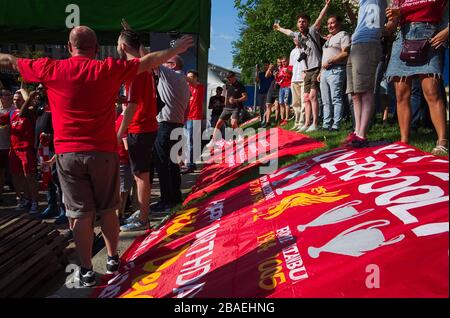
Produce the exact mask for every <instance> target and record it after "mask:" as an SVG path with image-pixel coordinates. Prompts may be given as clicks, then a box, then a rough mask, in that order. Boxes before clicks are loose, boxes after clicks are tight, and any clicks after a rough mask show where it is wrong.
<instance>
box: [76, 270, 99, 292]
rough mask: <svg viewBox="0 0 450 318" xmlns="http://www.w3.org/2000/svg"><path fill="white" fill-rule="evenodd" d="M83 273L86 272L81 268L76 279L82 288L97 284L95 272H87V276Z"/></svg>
mask: <svg viewBox="0 0 450 318" xmlns="http://www.w3.org/2000/svg"><path fill="white" fill-rule="evenodd" d="M82 272H84V270H83V269H81V268H80V269H79V270H78V275H77V277H76V280H77V281H79V282H80V284H81V286H82V287H93V286H95V285H96V284H97V282H96V280H95V272H94V271H92V270H87V271H86V272H85V274H83V273H82Z"/></svg>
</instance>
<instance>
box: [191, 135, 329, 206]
mask: <svg viewBox="0 0 450 318" xmlns="http://www.w3.org/2000/svg"><path fill="white" fill-rule="evenodd" d="M324 146H325V145H324V144H323V143H322V142H319V141H317V140H315V139H312V138H310V137H308V136H305V135H300V134H298V133H295V132H292V131H288V130H284V129H280V128H273V129H270V130H264V131H262V132H260V133H258V134H255V135H253V136H251V137H250V138H248V140H246V142H245V143H244V144H243V147H242V149H241V150H239V147H236V145H235V144H233V143H227V144H225V145H223V146H222V147H221V148H220V150H221V151H220V152H219V153H218V154H217V155H216V156H213V157H212V158H211V159H210V160H209V161H207V163H206V164H205V166H204V167H203V169H202V172H201V174H200V176H199V177H198V178H197V181H196V184H195V186H194V187H193V188H192V192H191V194H190V195H189V196H188V197H187V198H186V200H185V201H184V204H185V205H186V204H187V203H188V202H190V201H192V200H195V199H198V198H200V197H202V196H203V195H205V194H208V193H211V192H213V191H215V190H217V189H219V188H220V187H222V186H224V185H225V184H228V183H230V182H231V181H233V180H236V179H238V178H239V177H241V176H243V175H245V174H246V173H247V172H248V171H249V170H251V169H253V168H255V167H260V166H262V165H265V164H270V163H271V164H274V165H276V167H275V169H274V170H278V160H280V159H282V158H284V157H287V156H294V155H298V154H302V153H306V152H308V151H311V150H314V149H319V148H322V147H324ZM233 147H234V149H233ZM232 149H233V151H232ZM274 159H276V160H277V161H273V160H274ZM271 161H272V162H271ZM217 162H219V163H217Z"/></svg>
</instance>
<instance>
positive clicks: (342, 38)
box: [322, 31, 351, 65]
mask: <svg viewBox="0 0 450 318" xmlns="http://www.w3.org/2000/svg"><path fill="white" fill-rule="evenodd" d="M350 44H351V42H350V35H348V33H347V32H345V31H341V32H338V33H336V34H335V35H333V36H332V37H331V38H330V39H329V40H328V41H327V42H326V43H325V45H324V46H323V56H322V65H324V64H326V63H327V62H328V60H329V59H331V58H332V57H334V56H336V55H338V54H339V53H341V52H342V49H345V48H346V47H349V46H350ZM337 64H341V65H345V64H347V61H341V62H339V63H337Z"/></svg>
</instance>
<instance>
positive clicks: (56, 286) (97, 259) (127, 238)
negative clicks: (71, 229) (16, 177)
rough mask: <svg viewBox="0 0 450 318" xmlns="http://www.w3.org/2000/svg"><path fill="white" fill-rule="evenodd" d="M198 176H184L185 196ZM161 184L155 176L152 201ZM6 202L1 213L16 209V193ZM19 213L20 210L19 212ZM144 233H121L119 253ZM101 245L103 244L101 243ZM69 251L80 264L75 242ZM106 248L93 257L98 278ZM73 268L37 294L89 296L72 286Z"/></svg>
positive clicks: (155, 220) (156, 217) (160, 218)
mask: <svg viewBox="0 0 450 318" xmlns="http://www.w3.org/2000/svg"><path fill="white" fill-rule="evenodd" d="M197 176H198V172H196V173H193V174H189V175H186V176H183V177H182V185H181V186H182V192H183V196H184V197H186V196H187V194H189V192H190V191H191V188H192V186H193V185H194V184H195V180H196V178H197ZM159 195H160V192H159V184H158V180H157V178H155V183H154V184H153V188H152V202H157V201H158V199H159ZM2 197H3V200H4V202H3V203H2V204H1V205H0V213H6V212H11V211H14V207H15V205H16V199H15V193H11V192H7V191H6V193H4V194H3V196H2ZM39 207H40V210H41V211H43V210H44V209H45V208H46V203H45V195H44V194H43V193H41V197H40V204H39ZM132 210H133V208H132ZM17 214H18V215H19V214H20V212H17ZM165 216H167V214H158V215H153V217H152V220H151V225H152V226H155V225H158V224H161V221H163V219H164V218H165ZM45 222H48V223H51V224H54V222H55V220H54V219H50V220H46V221H45ZM56 227H57V229H58V230H59V231H60V232H61V234H62V235H63V234H64V233H66V232H67V229H68V227H67V225H63V226H56ZM95 232H96V233H100V227H99V226H98V224H97V225H96V227H95ZM142 234H144V232H133V233H121V234H120V240H119V253H120V255H122V254H123V253H124V252H125V251H126V250H127V249H128V247H129V246H130V245H131V244H132V243H133V241H134V240H135V239H136V238H137V237H139V236H140V235H142ZM100 247H101V245H100ZM67 248H68V252H69V255H70V256H69V262H70V264H78V263H77V255H76V253H75V245H74V243H73V242H71V243H70V244H69V246H68V247H67ZM106 254H107V253H106V249H105V248H102V249H101V250H100V251H99V252H98V253H97V254H96V255H95V256H94V258H93V265H94V271H95V272H96V273H97V274H98V275H97V279H99V278H100V277H101V275H103V274H105V271H106V268H105V262H106V257H107V255H106ZM70 269H71V268H68V273H61V275H59V276H58V277H55V278H54V280H53V281H52V282H49V285H48V286H45V287H44V288H43V290H42V291H41V292H40V293H39V295H37V296H38V297H52V298H86V297H89V294H90V293H91V291H92V290H91V289H87V288H70V286H71V283H72V282H73V274H71V271H70ZM68 286H69V287H68Z"/></svg>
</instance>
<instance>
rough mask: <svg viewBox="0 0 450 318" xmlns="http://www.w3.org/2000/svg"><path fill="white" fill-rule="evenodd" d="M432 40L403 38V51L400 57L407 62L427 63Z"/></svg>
mask: <svg viewBox="0 0 450 318" xmlns="http://www.w3.org/2000/svg"><path fill="white" fill-rule="evenodd" d="M429 49H430V42H429V40H428V39H425V40H406V39H403V46H402V52H401V53H400V59H401V60H402V61H403V62H406V63H414V64H425V63H426V62H427V61H428V50H429Z"/></svg>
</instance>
